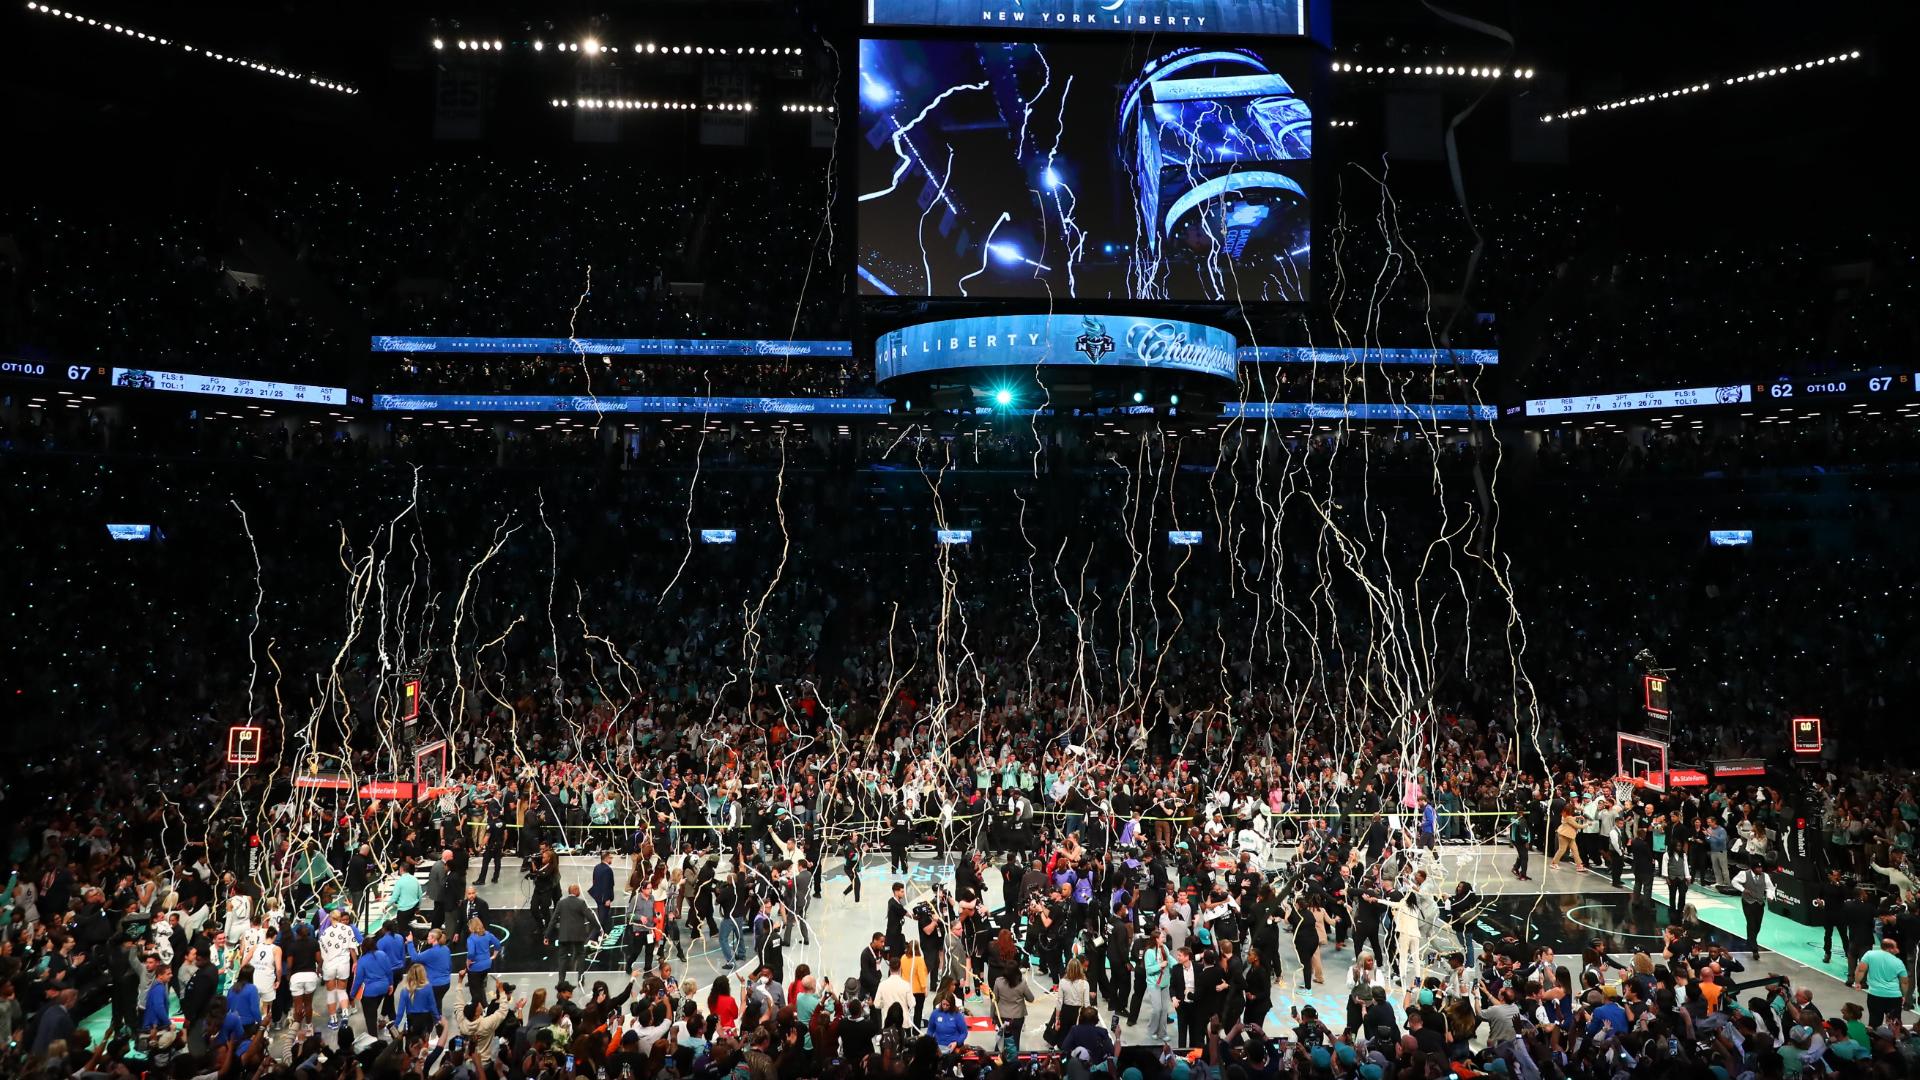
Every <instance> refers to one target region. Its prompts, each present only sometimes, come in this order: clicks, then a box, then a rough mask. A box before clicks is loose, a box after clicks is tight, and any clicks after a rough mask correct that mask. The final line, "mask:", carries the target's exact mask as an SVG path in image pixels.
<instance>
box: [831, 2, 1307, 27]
mask: <svg viewBox="0 0 1920 1080" xmlns="http://www.w3.org/2000/svg"><path fill="white" fill-rule="evenodd" d="M866 4H867V22H868V23H869V24H870V25H873V26H954V27H966V28H979V27H987V28H992V29H995V30H1114V31H1121V32H1132V33H1154V34H1244V35H1260V36H1292V35H1303V34H1305V33H1307V5H1306V0H866Z"/></svg>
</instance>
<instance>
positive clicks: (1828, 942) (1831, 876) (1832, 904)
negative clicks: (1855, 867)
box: [1813, 870, 1853, 974]
mask: <svg viewBox="0 0 1920 1080" xmlns="http://www.w3.org/2000/svg"><path fill="white" fill-rule="evenodd" d="M1846 904H1847V884H1846V882H1845V881H1843V880H1842V879H1841V877H1840V871H1838V870H1829V871H1827V880H1826V881H1825V882H1824V883H1822V884H1821V886H1820V892H1819V894H1818V895H1817V896H1815V897H1814V900H1813V906H1814V907H1815V908H1817V909H1819V910H1818V911H1817V912H1816V914H1818V916H1819V918H1820V925H1821V927H1823V928H1824V935H1823V936H1824V939H1825V941H1824V944H1825V946H1826V948H1825V952H1826V956H1825V957H1823V958H1822V960H1823V962H1825V963H1832V962H1833V934H1834V931H1836V930H1838V931H1839V932H1840V955H1842V956H1846V957H1851V956H1852V955H1853V946H1852V945H1851V944H1849V943H1848V942H1849V940H1850V938H1851V936H1852V935H1851V934H1850V933H1849V931H1848V928H1847V922H1846V919H1845V918H1844V917H1843V916H1842V912H1843V911H1844V910H1845V908H1846ZM1847 971H1848V973H1849V974H1851V973H1852V971H1853V968H1852V967H1851V966H1849V967H1848V968H1847Z"/></svg>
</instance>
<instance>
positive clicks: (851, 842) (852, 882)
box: [840, 836, 860, 904]
mask: <svg viewBox="0 0 1920 1080" xmlns="http://www.w3.org/2000/svg"><path fill="white" fill-rule="evenodd" d="M844 854H845V855H846V859H847V887H846V888H844V889H842V890H840V895H841V896H845V895H847V894H848V893H852V894H853V902H854V903H856V904H857V903H859V902H860V838H859V837H858V836H849V837H848V838H847V848H846V851H845V853H844Z"/></svg>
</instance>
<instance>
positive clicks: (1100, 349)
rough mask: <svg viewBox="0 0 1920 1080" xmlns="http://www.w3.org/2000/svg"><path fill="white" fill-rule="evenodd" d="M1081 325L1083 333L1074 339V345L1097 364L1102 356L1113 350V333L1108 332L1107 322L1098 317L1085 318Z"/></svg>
mask: <svg viewBox="0 0 1920 1080" xmlns="http://www.w3.org/2000/svg"><path fill="white" fill-rule="evenodd" d="M1080 327H1081V330H1082V333H1081V334H1080V336H1079V337H1077V338H1074V339H1073V347H1074V349H1075V350H1077V351H1079V352H1083V353H1085V354H1086V355H1087V359H1088V360H1090V361H1092V362H1093V363H1096V364H1097V363H1099V362H1100V358H1101V357H1103V356H1105V355H1107V354H1108V353H1110V352H1112V351H1113V335H1112V334H1109V333H1107V328H1106V326H1105V324H1103V323H1101V322H1100V321H1099V320H1098V319H1086V318H1083V319H1081V320H1080Z"/></svg>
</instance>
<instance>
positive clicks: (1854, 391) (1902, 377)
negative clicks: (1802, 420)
mask: <svg viewBox="0 0 1920 1080" xmlns="http://www.w3.org/2000/svg"><path fill="white" fill-rule="evenodd" d="M1914 386H1915V381H1914V376H1913V375H1912V374H1910V373H1907V372H1881V373H1864V374H1863V373H1858V372H1856V373H1853V374H1847V375H1803V376H1798V377H1795V378H1789V379H1778V380H1775V381H1774V382H1770V383H1756V384H1755V385H1754V388H1753V400H1755V401H1803V400H1807V399H1813V400H1819V399H1821V398H1839V397H1854V398H1858V397H1865V398H1873V397H1883V396H1888V395H1896V394H1897V395H1906V394H1911V393H1913V391H1914Z"/></svg>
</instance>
